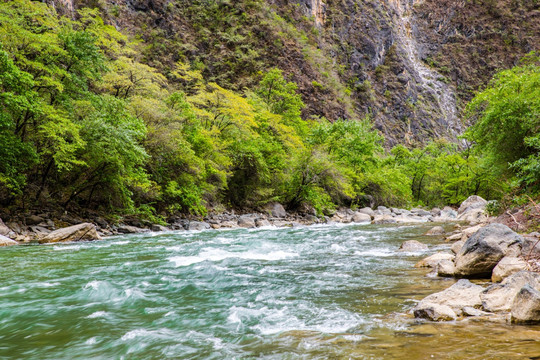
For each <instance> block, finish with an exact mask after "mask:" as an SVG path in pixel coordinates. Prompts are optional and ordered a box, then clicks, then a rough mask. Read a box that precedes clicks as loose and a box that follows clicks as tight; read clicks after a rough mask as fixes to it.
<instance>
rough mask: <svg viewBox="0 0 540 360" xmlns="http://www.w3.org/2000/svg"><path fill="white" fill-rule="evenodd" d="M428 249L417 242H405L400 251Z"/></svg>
mask: <svg viewBox="0 0 540 360" xmlns="http://www.w3.org/2000/svg"><path fill="white" fill-rule="evenodd" d="M427 249H428V246H427V245H426V244H422V243H421V242H420V241H416V240H408V241H405V242H404V243H403V244H401V246H400V247H399V251H408V252H412V251H425V250H427Z"/></svg>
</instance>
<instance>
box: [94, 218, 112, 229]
mask: <svg viewBox="0 0 540 360" xmlns="http://www.w3.org/2000/svg"><path fill="white" fill-rule="evenodd" d="M94 222H95V223H96V224H98V225H99V226H100V227H101V228H106V227H107V226H109V223H107V221H106V220H105V219H104V218H102V217H99V216H98V217H97V218H95V219H94Z"/></svg>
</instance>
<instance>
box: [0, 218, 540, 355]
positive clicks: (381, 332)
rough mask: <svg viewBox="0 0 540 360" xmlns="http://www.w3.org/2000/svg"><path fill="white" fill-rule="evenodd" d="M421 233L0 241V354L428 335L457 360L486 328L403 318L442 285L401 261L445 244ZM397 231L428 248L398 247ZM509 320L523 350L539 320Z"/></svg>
mask: <svg viewBox="0 0 540 360" xmlns="http://www.w3.org/2000/svg"><path fill="white" fill-rule="evenodd" d="M428 228H429V227H426V226H419V225H415V226H396V225H388V226H373V225H347V226H343V225H341V226H313V227H304V228H293V229H252V230H243V229H242V230H226V231H203V232H173V233H159V234H158V233H154V234H142V235H128V236H119V237H112V238H109V239H106V240H104V241H99V242H86V243H73V244H56V245H41V246H19V247H10V248H4V249H0V266H1V269H2V270H1V272H2V283H1V286H0V358H1V359H379V358H381V359H382V358H403V359H413V358H418V359H423V358H430V356H431V355H433V354H437V352H436V349H435V348H434V347H430V346H427V347H426V345H427V344H429V343H430V342H431V343H435V344H437V343H438V339H437V336H442V335H441V334H445V335H444V336H447V338H448V339H450V340H449V341H443V342H441V346H443V350H442V351H441V352H440V353H438V354H439V356H438V358H446V357H445V356H448V354H449V351H450V352H452V351H456V352H455V353H456V354H458V355H459V348H460V347H462V345H463V343H465V342H467V341H470V340H471V337H475V336H478V338H479V339H480V336H481V334H482V332H485V331H486V329H487V327H486V326H485V325H474V326H472V325H471V326H469V327H466V328H463V325H462V324H458V323H454V324H453V325H437V324H435V325H432V324H417V323H416V322H415V321H414V319H411V318H410V316H408V315H406V313H407V311H408V310H409V309H410V308H411V307H413V306H414V304H415V300H418V299H421V298H422V297H424V296H426V295H427V294H429V293H432V292H434V291H437V290H439V289H442V288H446V287H448V286H450V285H451V284H452V283H453V280H442V279H433V278H429V277H426V276H424V275H425V273H426V271H424V270H416V269H414V268H412V265H413V264H414V263H415V261H417V260H418V259H419V258H421V257H422V256H425V255H426V254H428V253H431V252H433V251H435V250H437V249H442V248H445V246H446V245H443V244H441V241H440V239H434V238H429V237H423V236H422V234H423V233H424V232H425V231H426V230H427V229H428ZM410 239H420V240H421V241H423V242H426V243H430V244H431V245H430V251H429V252H424V253H422V252H419V253H399V252H397V249H398V248H399V245H400V244H401V243H402V242H403V241H405V240H410ZM475 326H476V327H475ZM497 326H498V329H499V331H500V332H502V334H508V333H514V334H515V333H516V329H515V328H512V327H509V326H506V325H497ZM475 329H476V330H475ZM519 329H522V330H523V331H528V332H529V331H532V332H533V333H532V335H530V336H529V335H526V336H525V337H526V338H527V339H529V338H532V339H533V340H532V342H530V341H529V343H526V344H525V345H527V346H528V345H531V344H532V345H531V346H533V347H532V348H531V350H530V351H534V346H535V345H538V343H536V344H535V343H534V336H538V337H537V340H538V339H540V332H538V329H535V328H523V327H522V328H519ZM490 331H493V326H491V328H490ZM452 334H453V335H452ZM502 337H505V336H502ZM514 337H515V335H514ZM490 338H491V339H493V338H494V337H493V336H490ZM439 340H440V339H439ZM452 341H454V342H455V344H454V345H452V344H453V342H452ZM490 341H491V342H493V340H490ZM523 344H524V342H523V341H521V340H520V341H519V342H516V343H515V344H513V343H510V344H509V343H508V341H506V340H503V339H502V338H501V342H500V345H501V348H500V351H503V349H512V346H514V345H515V346H516V347H517V348H519V349H525V350H526V351H529V350H527V349H528V348H527V347H525V348H524V346H525V345H523ZM448 346H450V349H448ZM503 346H504V348H503ZM486 347H487V348H488V349H489V350H490V351H494V350H496V351H495V353H494V354H495V355H497V354H498V353H500V351H498V350H497V344H495V345H493V344H491V345H490V346H487V344H486ZM481 348H482V347H481V346H480V347H479V348H478V349H480V350H481ZM422 349H423V350H422ZM480 350H479V351H480ZM538 350H539V351H538V354H537V355H539V356H540V346H539V348H538ZM468 354H469V355H468V356H469V357H468V358H474V356H471V355H474V351H473V352H472V353H471V352H469V353H468ZM486 354H487V353H486V352H485V351H484V350H481V352H479V353H478V355H479V356H481V355H483V356H486ZM458 355H456V356H458ZM495 355H494V356H495ZM424 356H425V357H424ZM464 356H465V355H464ZM452 358H461V357H459V356H458V357H452ZM478 358H482V357H478ZM484 358H489V356H488V357H484ZM493 358H496V357H493Z"/></svg>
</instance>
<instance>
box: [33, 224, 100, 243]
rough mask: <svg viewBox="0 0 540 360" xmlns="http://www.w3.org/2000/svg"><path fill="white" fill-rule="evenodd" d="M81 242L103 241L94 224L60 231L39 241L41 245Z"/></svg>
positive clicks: (74, 226)
mask: <svg viewBox="0 0 540 360" xmlns="http://www.w3.org/2000/svg"><path fill="white" fill-rule="evenodd" d="M81 240H101V237H100V236H99V234H98V233H97V231H96V227H95V226H94V224H90V223H82V224H78V225H73V226H69V227H66V228H62V229H58V230H55V231H53V232H52V233H50V234H49V235H47V236H45V237H44V238H42V239H40V240H39V243H40V244H47V243H56V242H66V241H81Z"/></svg>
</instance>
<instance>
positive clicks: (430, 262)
mask: <svg viewBox="0 0 540 360" xmlns="http://www.w3.org/2000/svg"><path fill="white" fill-rule="evenodd" d="M442 260H454V255H452V254H448V253H442V252H438V253H436V254H433V255H431V256H428V257H427V258H425V259H422V260H420V261H419V262H417V263H416V265H414V267H416V268H423V267H428V268H435V267H436V266H437V264H438V263H439V261H442Z"/></svg>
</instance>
